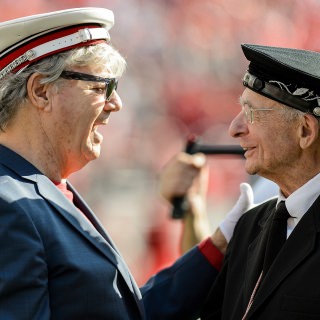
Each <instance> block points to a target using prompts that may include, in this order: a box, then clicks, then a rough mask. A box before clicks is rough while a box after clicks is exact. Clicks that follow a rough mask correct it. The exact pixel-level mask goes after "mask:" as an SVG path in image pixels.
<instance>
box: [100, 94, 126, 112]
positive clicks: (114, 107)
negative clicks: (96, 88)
mask: <svg viewBox="0 0 320 320" xmlns="http://www.w3.org/2000/svg"><path fill="white" fill-rule="evenodd" d="M121 109H122V100H121V98H120V96H119V95H118V93H117V91H116V90H113V92H112V94H111V96H110V99H109V100H106V102H105V104H104V110H105V111H108V112H118V111H120V110H121Z"/></svg>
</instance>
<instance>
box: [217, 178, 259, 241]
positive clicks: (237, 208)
mask: <svg viewBox="0 0 320 320" xmlns="http://www.w3.org/2000/svg"><path fill="white" fill-rule="evenodd" d="M253 207H254V203H253V191H252V188H251V186H250V184H248V183H241V184H240V197H239V199H238V201H237V202H236V204H235V205H234V207H233V208H232V209H231V210H230V212H229V213H228V214H227V215H226V217H225V218H224V220H223V221H222V222H221V223H220V226H219V227H220V230H221V232H222V234H223V235H224V237H225V239H226V241H227V242H229V241H230V239H231V237H232V234H233V230H234V227H235V225H236V223H237V222H238V220H239V219H240V217H241V216H242V214H243V213H245V212H246V211H248V210H250V209H251V208H253Z"/></svg>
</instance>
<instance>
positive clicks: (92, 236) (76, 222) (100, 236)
mask: <svg viewBox="0 0 320 320" xmlns="http://www.w3.org/2000/svg"><path fill="white" fill-rule="evenodd" d="M36 180H37V184H38V189H39V193H40V195H41V196H42V197H43V198H44V199H45V200H46V201H48V202H50V204H51V205H52V206H53V207H54V208H55V209H56V210H57V211H58V212H59V213H60V214H61V215H62V216H63V217H64V218H65V220H66V221H67V222H68V223H70V224H71V225H72V226H73V227H74V228H75V229H76V230H77V231H78V232H79V233H81V235H82V236H84V237H85V238H87V239H88V240H89V241H90V242H91V243H92V244H93V245H94V246H95V247H96V248H98V249H99V251H100V252H101V253H102V254H104V255H105V256H106V257H107V259H108V260H109V261H110V262H111V263H112V264H113V265H114V266H115V267H116V268H117V269H118V270H119V272H120V273H121V274H122V276H123V278H124V280H125V281H126V283H127V285H128V287H129V288H130V291H131V292H134V293H135V294H137V295H138V297H139V298H140V297H141V294H140V291H139V289H138V288H137V286H136V284H135V282H134V280H133V278H132V276H131V274H130V272H129V269H128V267H127V265H126V263H125V262H124V260H123V258H122V257H121V255H120V254H119V253H118V251H117V249H116V248H115V246H114V244H113V243H112V241H111V239H110V237H109V236H108V235H107V232H106V231H105V230H104V228H103V227H102V225H101V224H100V222H98V220H97V219H96V217H95V216H94V214H93V212H92V211H91V210H90V209H89V208H88V206H87V205H85V203H84V202H83V201H82V200H81V199H80V198H79V195H78V194H76V201H77V202H78V203H79V202H81V203H82V205H81V209H82V210H83V209H85V210H84V212H83V213H84V214H85V215H87V217H88V219H89V220H90V221H91V223H90V222H89V221H88V220H87V219H86V218H85V217H84V216H83V214H82V213H81V212H79V210H78V209H77V208H76V206H74V205H73V204H72V203H71V202H70V201H69V200H68V199H67V198H66V197H65V196H64V195H63V194H62V192H61V191H60V190H59V189H58V188H57V187H56V186H55V185H54V184H53V183H52V182H51V181H50V180H49V179H48V178H47V177H46V176H44V175H41V174H39V175H37V179H36ZM72 189H73V188H72ZM72 191H73V190H72Z"/></svg>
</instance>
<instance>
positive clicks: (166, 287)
mask: <svg viewBox="0 0 320 320" xmlns="http://www.w3.org/2000/svg"><path fill="white" fill-rule="evenodd" d="M68 187H69V189H70V190H72V191H73V193H74V204H75V205H73V204H72V203H71V202H70V201H69V200H68V199H67V198H66V197H65V196H64V195H63V193H62V192H61V191H60V190H59V189H58V188H57V187H56V186H55V185H54V184H53V183H52V182H51V181H50V180H49V179H48V178H47V177H46V176H44V175H43V174H42V173H41V172H39V171H38V170H37V169H36V168H35V167H34V166H33V165H32V164H30V163H29V162H28V161H26V160H25V159H24V158H22V157H21V156H19V155H18V154H16V153H15V152H13V151H11V150H9V149H8V148H6V147H4V146H1V145H0V246H1V249H0V319H5V320H11V319H15V320H20V319H23V320H46V319H52V320H81V319H93V320H99V319H101V320H102V319H103V320H106V319H108V320H117V319H121V320H126V319H152V320H156V319H161V320H164V319H196V318H197V316H198V313H199V309H200V306H201V304H202V302H203V301H204V299H205V296H206V294H207V292H208V290H209V288H210V286H211V284H212V282H213V281H214V279H215V277H216V275H217V271H216V270H215V269H214V268H213V267H212V266H211V265H210V264H209V262H208V261H207V260H206V259H205V257H204V256H203V255H202V254H201V252H200V251H199V249H198V248H197V247H195V248H193V249H192V250H190V251H189V252H188V253H187V254H186V255H184V256H182V257H181V258H180V259H179V260H178V261H176V263H175V264H173V265H172V266H171V267H170V268H167V269H165V270H163V271H162V272H160V273H159V274H157V275H155V276H154V277H153V278H152V279H150V280H149V282H148V283H147V284H146V285H145V286H144V287H143V288H141V290H140V289H139V288H138V287H137V285H136V283H135V281H134V279H133V277H132V275H131V274H130V271H129V270H128V267H127V265H126V263H125V262H124V260H123V258H122V257H121V255H120V253H119V252H118V250H117V248H116V246H115V245H114V243H113V242H112V240H111V239H110V237H109V236H108V234H107V232H106V230H105V229H104V228H103V226H102V225H101V223H100V222H99V221H98V220H97V218H96V217H95V215H94V214H93V212H92V211H91V210H90V208H89V207H88V206H87V205H86V203H85V202H84V200H83V199H82V198H81V197H80V196H79V194H78V193H77V192H76V191H75V190H74V188H73V187H72V186H71V185H70V184H69V185H68ZM77 207H78V208H79V209H80V210H81V211H82V212H84V213H85V215H86V216H87V217H88V218H89V220H91V222H92V224H91V223H89V222H88V221H87V219H86V218H85V217H84V216H83V215H82V214H81V213H80V212H79V210H78V209H77Z"/></svg>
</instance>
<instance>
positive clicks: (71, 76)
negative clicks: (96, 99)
mask: <svg viewBox="0 0 320 320" xmlns="http://www.w3.org/2000/svg"><path fill="white" fill-rule="evenodd" d="M60 77H61V78H63V79H67V80H82V81H93V82H104V83H105V85H106V87H105V100H106V101H109V100H110V97H111V95H112V93H113V90H117V88H118V79H117V78H103V77H98V76H94V75H92V74H87V73H81V72H76V71H66V70H64V71H62V72H61V75H60Z"/></svg>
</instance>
